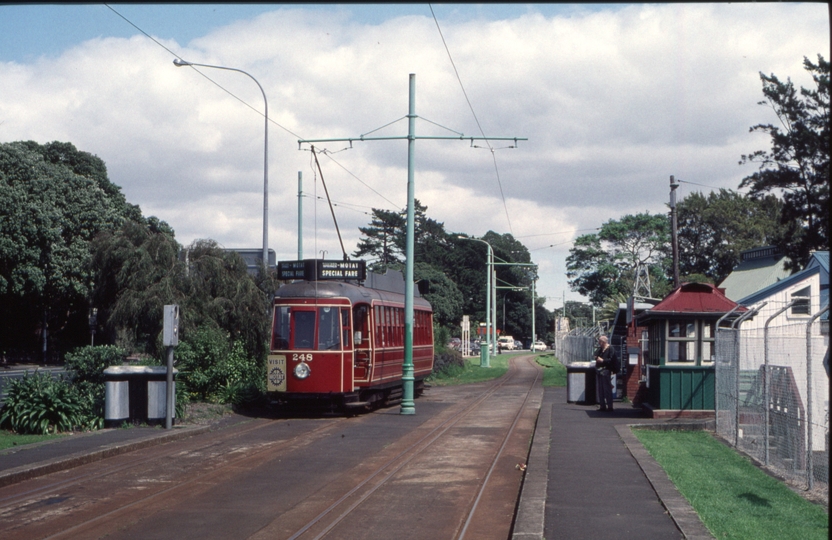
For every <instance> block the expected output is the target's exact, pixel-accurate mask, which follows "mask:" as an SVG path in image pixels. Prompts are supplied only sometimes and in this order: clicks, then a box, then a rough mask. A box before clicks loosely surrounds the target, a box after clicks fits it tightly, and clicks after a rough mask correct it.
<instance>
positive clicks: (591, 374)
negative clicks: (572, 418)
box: [566, 362, 597, 405]
mask: <svg viewBox="0 0 832 540" xmlns="http://www.w3.org/2000/svg"><path fill="white" fill-rule="evenodd" d="M595 394H596V392H595V363H594V362H573V363H571V364H568V365H567V366H566V402H567V403H579V404H585V405H595V404H596V403H597V398H596V395H595Z"/></svg>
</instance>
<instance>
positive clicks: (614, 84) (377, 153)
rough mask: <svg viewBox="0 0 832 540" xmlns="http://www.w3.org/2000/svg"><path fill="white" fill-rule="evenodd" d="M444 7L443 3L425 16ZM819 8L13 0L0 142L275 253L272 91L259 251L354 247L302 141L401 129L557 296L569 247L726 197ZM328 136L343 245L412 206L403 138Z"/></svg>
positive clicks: (446, 213) (800, 73)
mask: <svg viewBox="0 0 832 540" xmlns="http://www.w3.org/2000/svg"><path fill="white" fill-rule="evenodd" d="M434 16H435V17H434ZM829 49H830V42H829V11H828V8H827V6H826V4H824V3H802V4H801V3H743V4H690V3H681V4H633V5H625V4H616V5H601V4H597V5H589V4H578V5H569V4H510V5H509V4H485V5H476V4H459V5H453V4H436V5H430V4H406V5H401V4H396V5H379V4H375V5H351V4H350V5H338V4H326V5H307V4H252V5H226V4H204V5H199V4H188V5H165V4H157V5H153V4H142V5H132V4H112V5H109V6H108V5H105V4H94V5H93V4H90V5H33V6H27V5H21V6H8V5H4V6H0V142H11V141H19V140H34V141H37V142H39V143H47V142H50V141H65V142H71V143H73V144H74V145H75V146H76V147H77V148H78V149H80V150H83V151H87V152H90V153H92V154H95V155H97V156H98V157H100V158H101V159H103V160H104V162H105V163H106V164H107V167H108V172H109V176H110V180H112V181H113V182H114V183H116V184H117V185H119V186H121V187H122V190H123V192H124V193H125V195H126V196H127V199H128V200H129V201H130V202H131V203H134V204H138V205H139V206H140V207H141V209H142V211H143V213H144V214H145V215H155V216H157V217H159V218H160V219H162V220H164V221H167V222H168V223H169V224H170V225H171V226H172V227H173V228H174V229H175V231H176V236H177V240H178V241H179V242H180V243H182V244H185V245H187V244H189V243H191V242H192V241H193V240H195V239H198V238H211V239H214V240H216V241H218V242H219V243H220V244H222V245H223V246H225V247H229V248H238V247H251V248H259V247H261V246H262V230H263V229H262V227H263V155H264V117H263V113H264V101H263V96H262V94H261V93H260V90H259V89H258V88H257V85H256V84H254V82H253V81H252V80H251V79H250V78H248V77H246V76H245V75H243V74H240V73H237V72H233V71H226V70H218V69H210V68H198V69H199V72H197V71H195V70H194V69H193V68H177V67H175V66H174V65H173V62H172V61H173V60H174V59H175V58H177V57H178V58H180V59H182V60H186V61H190V62H196V63H203V64H211V65H219V66H225V67H231V68H236V69H240V70H243V71H245V72H247V73H249V74H250V75H251V76H253V77H254V78H255V79H256V80H257V82H259V83H260V85H261V86H262V87H263V90H264V92H265V94H266V98H267V100H268V107H269V109H268V113H269V120H270V122H269V143H268V157H269V163H268V169H269V247H270V248H271V249H273V250H275V251H276V253H277V257H278V259H279V260H293V259H296V258H297V245H298V244H297V237H298V232H297V211H298V196H297V194H298V173H299V172H301V173H302V177H303V194H304V197H303V205H304V209H303V213H304V219H303V239H304V246H303V250H304V252H303V255H304V257H305V258H312V257H320V256H322V255H323V253H322V252H323V251H326V256H327V258H340V247H339V244H338V240H337V237H336V236H335V229H334V227H333V224H332V218H331V215H330V212H329V207H328V206H327V203H326V199H325V196H324V191H323V186H322V184H321V181H320V175H319V174H318V173H317V172H316V170H315V168H314V161H313V159H312V155H311V153H310V152H309V151H308V150H309V146H308V145H302V146H301V147H300V149H299V145H298V139H334V138H358V137H360V136H361V135H363V134H371V135H368V136H374V137H386V136H390V137H401V136H405V135H406V134H407V120H406V118H405V116H406V115H407V113H408V80H409V75H410V74H415V86H416V91H415V95H416V101H415V110H416V114H417V115H418V117H419V119H418V120H417V122H416V132H417V135H422V136H437V137H444V136H454V135H458V134H460V133H461V134H464V136H467V137H483V136H485V137H493V138H503V137H509V138H513V137H518V138H527V139H528V141H519V142H518V143H517V145H516V146H517V147H516V148H508V147H509V146H514V143H513V142H507V141H499V140H492V141H489V142H486V141H474V143H473V144H472V143H471V141H468V140H463V141H461V140H427V139H426V140H419V141H417V142H416V150H415V159H414V164H415V193H416V198H418V199H419V200H420V201H421V202H422V203H423V204H425V205H427V207H428V212H427V213H428V216H429V217H431V218H434V219H436V220H438V221H440V222H443V223H444V224H445V228H446V230H448V231H449V232H455V233H465V234H469V235H474V236H481V235H482V234H484V233H485V232H487V231H488V230H493V231H495V232H498V233H501V234H502V233H511V234H513V235H514V236H515V238H517V239H519V240H520V241H521V242H523V244H524V245H526V246H527V247H528V248H529V250H530V251H531V254H532V258H533V261H534V262H536V263H538V264H539V265H540V281H539V282H538V294H540V295H541V296H545V297H547V303H546V305H547V307H549V308H550V309H554V308H558V307H560V306H561V305H562V298H563V297H564V296H565V297H566V299H567V300H583V298H581V297H580V296H579V295H577V293H573V292H571V291H569V287H568V284H567V280H566V276H565V271H566V269H565V259H566V257H567V256H568V254H569V248H570V247H571V242H572V241H573V240H574V239H575V238H576V237H577V236H578V235H580V234H584V233H587V232H592V230H594V229H596V228H597V227H599V226H600V225H601V224H602V223H604V222H605V221H607V220H609V219H617V218H619V217H621V216H623V215H625V214H631V213H638V212H643V211H649V212H652V213H658V212H666V211H667V207H666V203H667V201H668V199H669V177H670V175H674V176H675V177H676V178H677V179H680V180H681V181H682V185H681V188H680V190H679V196H680V197H684V196H685V195H686V194H689V193H691V192H694V191H703V192H705V193H707V192H709V191H711V190H713V189H718V188H730V189H736V188H737V187H738V185H739V183H740V181H741V180H742V178H743V177H745V176H747V175H749V174H751V173H752V172H753V171H754V168H753V166H750V165H746V166H740V165H738V161H739V159H740V156H741V155H742V154H746V153H749V152H751V151H754V150H758V149H766V148H768V147H769V141H768V140H767V138H766V137H765V136H764V135H759V134H752V133H749V127H750V126H752V125H754V124H758V123H769V122H775V121H776V118H775V117H774V115H773V113H772V111H771V110H770V109H769V108H767V107H765V106H761V105H758V102H759V101H760V100H761V99H762V93H761V83H760V76H759V74H760V72H763V73H766V74H770V73H774V74H776V75H778V76H779V77H781V78H782V79H785V78H786V77H791V78H792V80H793V81H794V82H795V83H796V84H797V85H798V86H807V87H809V86H811V85H812V81H811V79H810V78H809V77H808V76H807V74H806V72H805V70H804V69H803V67H802V62H803V57H804V56H808V57H809V58H810V59H812V60H816V59H817V55H818V54H819V53H821V54H823V55H824V57H827V55H828V51H829ZM349 146H350V145H349V144H347V143H319V144H316V147H318V148H320V149H326V150H327V153H326V155H323V156H320V163H321V168H322V171H323V177H324V180H325V181H326V185H327V188H328V189H329V194H330V197H331V198H332V200H333V201H334V202H335V204H336V205H337V206H336V207H335V211H336V216H337V218H338V222H339V227H340V229H341V232H342V234H343V236H344V243H345V246H346V249H347V251H348V252H350V253H351V252H352V251H354V250H355V246H356V243H357V241H358V239H359V234H360V233H359V231H358V227H360V226H364V225H366V224H367V223H368V222H369V219H370V216H369V214H370V212H371V210H372V209H373V208H383V209H387V210H399V209H402V208H404V207H405V206H406V201H407V191H406V190H407V143H406V141H403V140H389V141H364V142H360V141H358V142H355V143H353V144H352V147H351V148H349Z"/></svg>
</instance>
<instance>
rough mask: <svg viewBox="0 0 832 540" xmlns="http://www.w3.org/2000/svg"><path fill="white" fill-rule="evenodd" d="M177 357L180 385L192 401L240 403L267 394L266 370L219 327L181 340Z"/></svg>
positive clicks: (207, 329)
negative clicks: (229, 340)
mask: <svg viewBox="0 0 832 540" xmlns="http://www.w3.org/2000/svg"><path fill="white" fill-rule="evenodd" d="M175 358H176V359H177V361H176V368H177V369H178V370H179V376H178V378H177V386H179V385H180V384H181V385H182V387H183V390H184V391H185V392H186V394H187V395H188V397H189V399H190V400H196V401H209V402H219V403H233V404H235V405H240V404H243V403H247V402H250V401H257V400H259V399H260V396H258V394H263V393H264V390H265V389H264V388H263V386H264V384H265V382H264V379H265V376H264V369H265V367H264V366H263V365H262V362H258V361H257V360H256V359H254V358H252V357H251V356H249V355H248V353H247V352H246V348H245V344H244V343H243V342H242V341H239V340H238V341H235V342H233V343H231V344H230V345H229V342H228V336H227V335H225V333H224V332H223V331H222V330H220V329H218V328H210V327H203V328H200V329H198V330H196V332H194V333H193V334H192V335H191V336H189V337H188V339H187V340H183V341H181V342H180V343H179V347H178V348H177V351H176V354H175Z"/></svg>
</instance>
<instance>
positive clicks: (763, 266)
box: [719, 255, 791, 302]
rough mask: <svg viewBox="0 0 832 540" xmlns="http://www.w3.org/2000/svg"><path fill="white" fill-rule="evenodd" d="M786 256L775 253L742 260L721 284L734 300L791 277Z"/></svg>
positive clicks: (727, 294)
mask: <svg viewBox="0 0 832 540" xmlns="http://www.w3.org/2000/svg"><path fill="white" fill-rule="evenodd" d="M790 274H791V273H790V272H789V271H788V270H786V257H785V256H783V255H773V256H769V257H760V258H756V259H750V260H746V261H743V262H741V263H740V264H739V265H737V267H736V268H734V271H733V272H731V273H730V274H729V275H728V277H726V278H725V280H724V281H723V282H722V283H721V284H720V285H719V287H720V288H721V289H725V296H727V297H728V298H729V299H731V300H733V301H734V302H738V301H739V300H741V299H742V298H745V297H746V296H749V295H751V294H753V293H755V292H757V291H759V290H760V289H765V288H766V287H768V286H770V285H773V284H775V283H777V282H778V281H780V280H781V279H785V278H787V277H789V275H790Z"/></svg>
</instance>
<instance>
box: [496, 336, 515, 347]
mask: <svg viewBox="0 0 832 540" xmlns="http://www.w3.org/2000/svg"><path fill="white" fill-rule="evenodd" d="M497 347H499V348H500V349H505V350H507V351H513V350H514V338H513V337H511V336H500V337H499V338H498V339H497Z"/></svg>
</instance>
